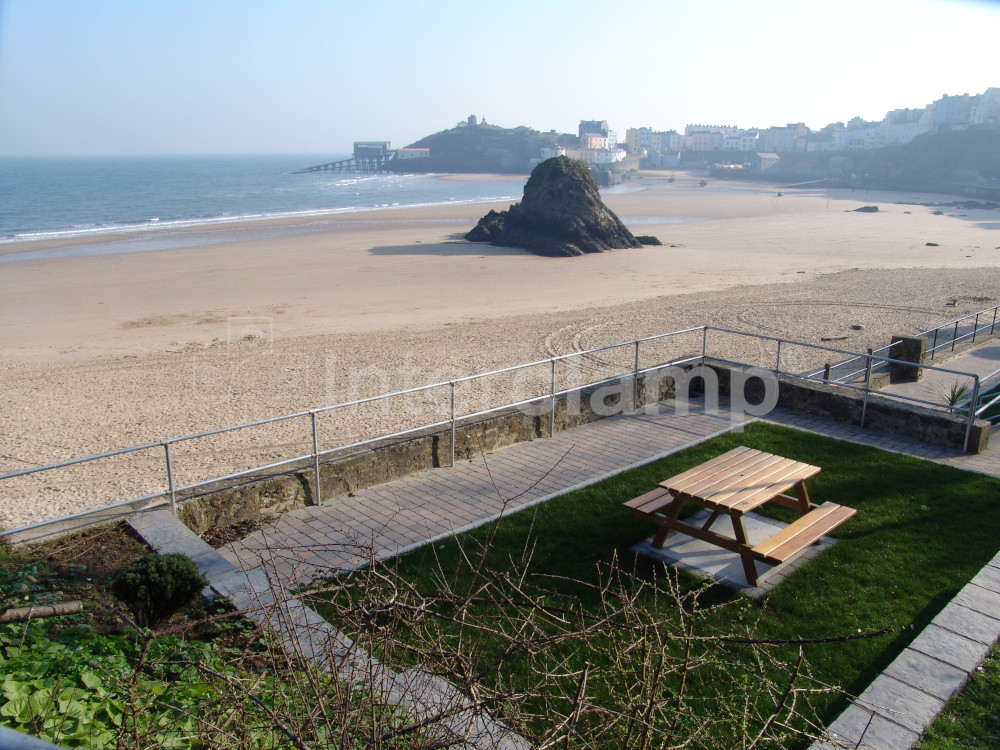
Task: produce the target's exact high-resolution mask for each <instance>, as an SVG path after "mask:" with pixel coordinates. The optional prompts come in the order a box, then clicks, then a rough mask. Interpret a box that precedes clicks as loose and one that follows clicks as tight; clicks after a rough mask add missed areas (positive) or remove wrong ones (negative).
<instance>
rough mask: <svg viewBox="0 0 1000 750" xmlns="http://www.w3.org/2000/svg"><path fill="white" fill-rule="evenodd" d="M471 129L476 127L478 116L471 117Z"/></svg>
mask: <svg viewBox="0 0 1000 750" xmlns="http://www.w3.org/2000/svg"><path fill="white" fill-rule="evenodd" d="M469 127H470V128H474V127H476V116H475V115H469Z"/></svg>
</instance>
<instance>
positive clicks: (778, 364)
mask: <svg viewBox="0 0 1000 750" xmlns="http://www.w3.org/2000/svg"><path fill="white" fill-rule="evenodd" d="M774 371H775V372H781V339H778V358H777V360H776V361H775V363H774Z"/></svg>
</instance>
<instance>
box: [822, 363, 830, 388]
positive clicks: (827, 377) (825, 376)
mask: <svg viewBox="0 0 1000 750" xmlns="http://www.w3.org/2000/svg"><path fill="white" fill-rule="evenodd" d="M830 369H831V368H830V363H829V362H827V363H826V367H824V368H823V380H825V381H826V382H827V383H829V382H830Z"/></svg>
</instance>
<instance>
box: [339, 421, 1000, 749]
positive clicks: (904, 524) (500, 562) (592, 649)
mask: <svg viewBox="0 0 1000 750" xmlns="http://www.w3.org/2000/svg"><path fill="white" fill-rule="evenodd" d="M738 445H747V446H749V447H752V448H758V449H760V450H764V451H768V452H771V453H776V454H779V455H783V456H787V457H790V458H794V459H797V460H800V461H804V462H807V463H810V464H815V465H817V466H820V467H822V469H823V471H822V472H821V473H820V474H819V475H818V476H817V477H815V478H814V479H811V480H810V481H809V491H810V495H811V496H812V499H813V501H814V502H815V503H817V504H819V503H822V502H824V501H827V500H832V501H834V502H838V503H841V504H844V505H849V506H851V507H854V508H856V509H857V510H858V513H857V515H856V516H855V517H854V518H853V519H851V520H850V521H848V522H847V523H846V524H844V525H843V526H841V527H840V528H839V529H838V530H837V531H836V532H835V535H836V536H837V538H838V539H839V540H840V541H839V543H838V544H836V545H834V546H833V547H832V548H831V549H829V550H827V551H825V552H823V553H822V554H821V555H820V556H819V557H818V558H817V559H815V560H813V561H810V562H809V563H807V564H805V565H804V566H803V567H802V568H801V569H799V570H797V571H796V572H794V573H793V574H792V575H791V576H789V578H788V579H787V580H786V581H784V582H783V583H781V584H780V585H779V586H778V587H777V588H776V589H774V590H773V591H771V592H770V593H769V594H767V595H766V597H765V598H764V599H763V600H762V601H760V602H753V601H750V600H747V599H746V598H745V597H742V596H740V595H738V594H735V593H733V592H731V591H729V590H727V589H724V588H722V587H719V586H711V587H708V588H707V589H706V588H704V587H703V586H702V584H700V583H699V582H697V581H695V580H694V579H692V578H689V577H686V576H684V575H681V576H679V578H677V580H678V581H679V588H676V589H675V588H674V587H673V586H671V585H670V580H671V575H669V574H667V575H665V574H664V572H663V568H662V566H659V565H658V564H655V563H652V562H649V561H646V560H643V559H637V558H636V556H635V554H634V553H633V552H631V550H630V548H631V546H632V545H634V544H635V543H636V542H638V541H640V540H641V539H643V538H645V537H648V536H649V535H650V534H651V532H652V527H651V526H650V525H649V524H648V523H646V522H643V521H640V520H639V519H636V518H634V517H633V516H632V515H631V513H629V512H628V511H627V510H626V509H624V508H623V507H622V502H624V501H625V500H628V499H630V498H632V497H635V496H637V495H639V494H642V493H643V492H646V491H648V490H650V489H652V488H654V487H655V486H656V484H657V483H658V482H659V481H660V480H662V479H664V478H666V477H668V476H672V475H674V474H676V473H679V472H681V471H684V470H686V469H688V468H690V467H693V466H695V465H697V464H699V463H702V462H704V461H706V460H708V459H710V458H712V457H714V456H716V455H718V454H720V453H723V452H725V451H727V450H730V449H731V448H734V447H737V446H738ZM998 498H1000V480H998V479H995V478H991V477H985V476H981V475H977V474H972V473H968V472H963V471H959V470H957V469H953V468H951V467H948V466H943V465H940V464H935V463H932V462H929V461H923V460H920V459H916V458H913V457H910V456H904V455H898V454H893V453H888V452H885V451H880V450H876V449H873V448H868V447H865V446H860V445H855V444H851V443H847V442H842V441H838V440H833V439H830V438H826V437H822V436H818V435H814V434H810V433H804V432H799V431H796V430H790V429H787V428H782V427H778V426H774V425H768V424H762V423H756V424H752V425H749V426H747V428H746V430H745V431H744V432H743V433H732V434H727V435H725V436H722V437H719V438H715V439H713V440H711V441H709V442H706V443H703V444H701V445H698V446H695V447H693V448H690V449H687V450H685V451H683V452H681V453H677V454H674V455H672V456H669V457H668V458H665V459H662V460H659V461H656V462H654V463H652V464H649V465H647V466H645V467H642V468H639V469H635V470H632V471H629V472H626V473H624V474H621V475H619V476H616V477H613V478H611V479H608V480H605V481H603V482H600V483H598V484H596V485H593V486H591V487H588V488H585V489H582V490H578V491H575V492H572V493H568V494H566V495H563V496H561V497H559V498H557V499H555V500H552V501H549V502H547V503H544V504H542V505H539V506H535V507H534V508H531V509H528V510H525V511H522V512H520V513H517V514H515V515H512V516H510V517H507V518H504V519H502V520H501V521H499V522H498V523H495V524H489V525H487V526H484V527H481V528H479V529H477V530H474V531H472V532H469V533H466V534H463V535H460V536H458V537H455V538H453V539H449V540H447V541H443V542H440V543H437V544H435V545H433V546H428V547H424V548H421V549H419V550H416V551H414V552H412V553H410V554H409V555H406V556H404V557H402V558H399V559H397V560H395V561H393V562H392V563H391V564H389V565H388V566H387V567H386V568H384V569H383V570H382V571H380V572H379V573H378V574H377V575H375V574H371V573H369V574H365V575H367V577H362V578H358V581H361V580H364V592H363V593H360V591H359V589H357V588H355V589H354V591H353V593H347V594H345V596H347V597H348V598H350V597H351V596H353V597H355V601H356V600H357V598H358V597H367V598H368V601H370V602H376V601H379V600H382V601H384V600H385V596H386V595H387V593H388V592H391V594H390V595H391V597H392V602H393V604H392V605H385V604H383V605H379V607H380V609H378V612H377V613H373V612H372V610H371V608H368V609H365V608H364V607H362V609H364V610H365V611H366V612H368V613H369V614H368V615H366V618H367V619H363V620H357V621H353V622H346V621H345V620H344V613H345V612H347V611H348V608H347V607H345V606H343V605H342V604H339V603H338V601H337V596H338V595H337V594H336V593H334V594H330V595H329V596H330V597H331V599H332V601H333V603H332V604H329V605H325V607H324V608H323V611H324V613H325V614H326V616H328V617H329V618H330V619H331V620H333V621H334V622H335V623H336V624H338V625H340V626H341V627H343V628H344V629H345V630H348V631H349V632H354V633H359V632H361V631H365V632H368V631H369V630H372V628H371V627H370V625H371V623H373V622H374V623H377V622H382V623H383V626H384V627H383V630H382V631H380V632H383V633H384V632H387V631H386V630H385V628H387V627H388V625H386V623H387V622H388V621H389V619H391V617H397V618H398V617H400V616H401V615H400V614H399V612H400V611H405V613H406V614H405V617H406V622H405V627H404V629H403V631H402V632H401V631H400V630H399V628H398V621H397V630H396V631H395V633H396V636H397V637H402V638H403V640H404V641H405V640H406V639H411V643H413V644H417V643H418V642H419V645H412V646H409V647H403V648H402V649H400V648H398V647H390V646H389V645H388V644H389V640H388V639H383V640H382V641H378V642H376V641H372V642H370V643H369V645H370V646H371V648H372V649H373V650H374V651H375V652H376V653H381V654H382V655H383V656H384V657H385V658H386V659H387V660H389V661H391V660H393V659H397V660H400V661H402V662H404V663H405V662H409V663H413V662H416V661H419V662H421V663H423V664H424V665H425V667H427V668H430V669H432V670H436V671H438V672H439V673H441V674H443V675H446V676H448V677H449V678H451V679H456V678H460V679H462V680H464V681H465V683H466V685H468V686H483V688H484V689H487V688H488V689H490V690H493V691H494V692H495V694H496V695H502V696H504V698H503V699H499V698H498V699H497V703H496V705H495V706H494V708H495V710H496V711H497V713H499V714H500V715H501V716H504V717H505V718H507V719H508V721H509V722H510V723H511V724H513V725H514V726H515V727H516V728H518V729H519V730H521V731H523V732H525V733H526V734H528V735H532V736H536V737H537V736H540V735H541V734H543V733H544V732H545V731H552V730H551V729H549V730H546V727H547V726H551V723H552V722H554V721H555V719H554V718H553V717H554V716H556V715H558V716H569V717H570V719H572V722H573V725H572V726H573V732H576V733H578V735H574V737H575V738H576V740H575V741H574V742H572V743H570V744H568V745H567V746H568V747H569V746H572V747H624V746H629V747H639V746H644V745H643V743H647V742H648V743H649V745H650V746H659V745H660V742H661V741H662V740H663V738H664V737H665V736H667V735H669V737H670V738H672V741H677V738H678V737H680V736H682V735H683V733H684V732H687V733H688V734H687V735H684V736H689V737H694V738H695V739H694V740H692V745H691V746H692V747H706V748H707V747H735V746H737V745H735V744H733V736H734V735H733V733H734V732H736V733H739V734H737V735H736V736H740V735H742V736H743V737H746V738H751V739H752V738H753V737H754V736H756V735H757V734H758V733H760V732H764V731H767V732H770V734H769V735H768V736H777V737H784V739H783V740H779V742H780V743H781V744H783V745H785V746H795V745H796V744H797V743H799V744H801V742H802V738H801V735H796V733H795V731H793V729H794V730H796V731H798V730H807V731H809V730H814V729H815V724H813V725H812V726H810V724H809V722H810V721H813V722H819V723H828V722H829V721H832V720H833V718H835V717H836V715H837V713H838V712H839V711H840V710H841V709H842V708H843V707H844V706H845V705H846V698H845V697H843V695H842V694H841V693H840V692H839V691H835V690H829V689H826V688H827V687H828V686H836V687H838V688H840V689H842V690H843V691H846V692H847V693H849V694H857V693H860V692H861V691H863V690H864V688H865V687H866V686H867V685H868V683H869V682H870V681H871V680H872V679H873V678H874V677H875V676H876V675H877V674H878V673H879V672H880V671H882V670H883V669H884V668H885V667H886V666H887V665H888V664H889V663H890V662H891V661H892V660H893V659H894V658H895V657H896V656H897V655H898V654H899V652H900V651H901V650H902V649H903V648H905V646H906V645H908V644H909V642H910V641H911V640H912V639H913V638H914V637H915V636H916V635H917V634H918V633H919V632H920V630H921V629H922V628H923V627H924V626H925V625H926V624H927V623H928V622H930V620H931V619H932V618H933V617H934V616H935V615H936V614H937V613H938V612H939V611H940V609H941V608H942V607H943V606H944V605H945V604H946V603H947V602H948V601H949V600H950V599H951V598H952V597H953V596H954V595H955V594H956V593H957V592H958V591H959V589H961V587H962V586H963V585H964V584H965V583H967V582H968V581H969V580H970V579H971V578H972V577H973V576H974V575H975V574H976V572H978V570H979V569H980V568H981V567H982V566H983V565H984V564H985V563H986V562H987V561H988V560H989V559H990V558H992V557H993V555H994V554H996V552H997V550H998V548H1000V539H998V537H997V535H996V529H997V528H1000V503H997V499H998ZM769 515H772V513H770V512H769ZM773 516H774V517H777V518H781V519H782V520H786V521H790V520H792V519H793V518H794V517H795V514H794V513H792V512H791V511H787V510H784V509H781V508H776V509H775V510H774V512H773ZM359 575H361V574H359ZM376 579H377V580H376ZM350 590H351V584H350V582H349V581H348V582H347V583H346V584H345V589H344V591H347V592H350ZM413 602H419V604H414V603H413ZM404 603H405V606H404ZM394 606H398V607H399V608H400V609H398V610H397V611H395V613H390V610H392V607H394ZM519 608H520V611H521V613H522V614H521V615H520V616H518V611H519ZM380 618H381V619H380ZM529 620H530V623H529V622H528V621H529ZM490 622H493V623H495V626H492V627H491V626H490V625H489V623H490ZM472 623H476V624H475V625H474V626H473V625H472ZM601 627H603V628H604V629H603V630H601V629H600V628H601ZM377 630H378V628H374V630H372V632H374V631H377ZM570 630H572V631H573V632H574V633H576V634H577V636H579V634H580V633H584V637H582V638H579V637H577V638H576V639H574V638H572V637H569V636H568V635H567V633H568V632H569V631H570ZM883 630H884V631H886V632H885V633H884V634H882V635H876V636H872V637H860V636H868V635H870V634H874V633H878V632H879V631H883ZM529 631H530V633H531V636H530V637H529V635H527V634H528V633H529ZM539 634H541V635H539ZM686 636H687V637H688V639H685V637H686ZM691 636H695V637H696V638H703V640H690V637H691ZM720 636H724V637H723V638H721V639H720ZM730 636H739V637H741V638H743V639H744V640H745V641H766V643H763V644H762V643H746V642H734V641H733V640H732V639H731V638H729V637H730ZM546 637H547V638H548V640H546ZM654 639H657V640H658V641H663V642H668V643H667V645H666V646H664V647H663V649H662V650H661V651H659V652H658V653H659V656H657V653H655V649H653V650H651V649H650V648H649V647H650V644H651V642H652V641H653V640H654ZM801 639H806V640H808V641H809V642H808V643H800V642H799V641H800V640H801ZM824 639H828V640H827V642H822V641H823V640H824ZM782 641H788V642H789V643H788V644H785V645H783V644H781V642H782ZM815 641H819V642H815ZM380 644H381V645H380ZM432 644H435V645H436V648H431V647H430V646H431V645H432ZM658 645H660V644H658ZM800 647H801V649H802V650H801V657H800ZM435 660H437V662H436V663H435ZM657 660H658V661H657ZM657 664H659V665H660V666H661V667H663V665H664V664H666V665H668V666H670V668H671V670H672V671H671V672H670V677H669V679H668V678H663V679H660V678H658V677H657V676H656V675H658V674H659V673H658V672H655V670H656V669H657V667H656V665H657ZM663 668H664V670H666V667H663ZM668 671H669V670H668ZM654 673H655V674H654ZM654 678H655V679H654ZM650 680H652V681H651V682H650ZM796 680H797V682H796ZM545 683H549V688H546V687H545ZM646 684H651V685H653V686H654V688H655V689H653V690H650V691H646V692H643V690H644V688H642V685H646ZM788 684H792V685H795V686H796V689H795V690H791V691H789V690H788V689H786V687H784V686H786V685H788ZM519 690H520V693H521V694H523V695H522V697H523V701H522V703H519V704H518V706H519V707H518V709H517V711H516V712H515V711H513V709H512V708H511V706H512V705H514V701H513V699H512V698H511V696H515V695H519ZM681 693H683V699H681V698H677V699H676V701H674V698H672V697H671V696H673V695H675V694H676V695H680V694H681ZM581 696H586V698H587V701H583V700H582V698H581ZM560 701H561V702H562V703H560ZM643 701H645V703H643ZM672 701H673V704H672V705H671V702H672ZM637 702H638V703H642V705H644V706H646V707H647V709H648V708H649V707H651V706H654V705H655V706H656V707H657V710H656V711H651V712H650V711H647V713H646V714H644V716H646V719H643V721H640V722H639V724H641V725H642V727H643V729H642V730H641V731H640V730H636V729H635V721H634V718H635V715H636V713H637V712H638V713H641V711H639V709H638V708H637ZM793 702H794V710H793V707H792V706H791V703H793ZM584 704H585V710H581V706H584ZM505 712H513V713H516V716H512V715H511V714H510V713H505ZM772 714H773V718H769V717H772ZM650 716H652V717H653V718H649V717H650ZM680 716H683V717H684V720H683V721H682V722H680V724H678V721H679V720H678V717H680ZM647 719H648V720H647ZM567 721H569V719H568V720H567ZM564 723H565V722H564ZM562 728H563V729H565V726H563V727H562ZM778 728H784V729H785V730H786V731H785V732H784V734H782V733H781V732H779V731H777V730H778ZM566 731H567V732H568V731H569V730H566ZM584 732H590V734H589V735H587V737H590V738H591V739H587V740H584V734H583V733H584ZM636 732H639V734H638V735H637V734H635V733H636ZM630 733H631V734H630ZM657 733H659V735H657ZM639 735H641V737H640V736H639ZM654 735H655V736H658V737H660V739H657V740H656V741H655V742H654V741H653V740H652V739H651V737H652V736H654ZM568 736H569V735H567V737H568ZM594 738H596V739H594ZM640 739H641V742H640V741H639V740H640ZM577 740H578V741H577ZM567 742H569V740H567ZM713 743H714V744H713ZM746 744H747V746H749V745H750V740H749V739H748V740H747V742H746ZM560 746H561V745H560ZM769 746H774V745H773V744H772V745H769Z"/></svg>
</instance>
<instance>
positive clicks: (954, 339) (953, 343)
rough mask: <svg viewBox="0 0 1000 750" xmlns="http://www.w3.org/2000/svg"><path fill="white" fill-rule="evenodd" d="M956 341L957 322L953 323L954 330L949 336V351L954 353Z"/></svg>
mask: <svg viewBox="0 0 1000 750" xmlns="http://www.w3.org/2000/svg"><path fill="white" fill-rule="evenodd" d="M957 340H958V321H957V320H956V321H955V330H954V331H953V332H952V334H951V350H952V351H955V342H956V341H957Z"/></svg>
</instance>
